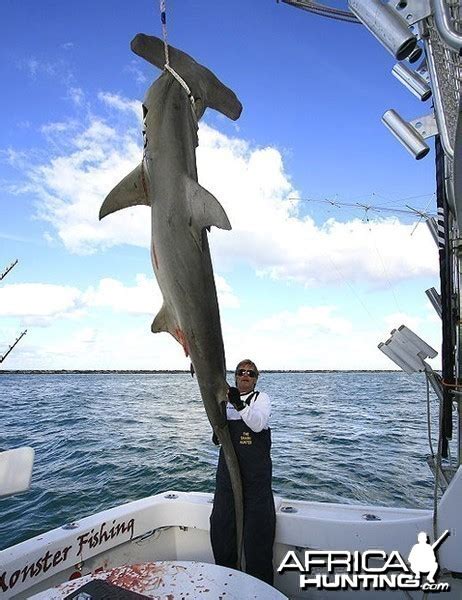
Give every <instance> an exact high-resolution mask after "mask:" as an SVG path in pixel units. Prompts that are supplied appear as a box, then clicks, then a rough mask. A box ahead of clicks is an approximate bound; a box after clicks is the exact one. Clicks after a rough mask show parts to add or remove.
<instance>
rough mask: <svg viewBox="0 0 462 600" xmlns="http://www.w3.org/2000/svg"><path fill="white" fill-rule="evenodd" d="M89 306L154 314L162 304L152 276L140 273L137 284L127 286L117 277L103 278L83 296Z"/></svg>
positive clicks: (124, 312) (136, 313)
mask: <svg viewBox="0 0 462 600" xmlns="http://www.w3.org/2000/svg"><path fill="white" fill-rule="evenodd" d="M82 300H83V303H84V304H85V306H88V307H92V308H94V307H99V308H102V307H103V308H111V309H112V310H113V311H115V312H119V313H123V314H130V315H152V316H153V317H154V314H155V311H156V310H159V308H160V306H161V305H162V296H161V293H160V290H159V288H158V286H157V285H156V283H155V282H154V280H153V279H152V278H148V277H146V275H143V274H139V275H137V276H136V286H132V287H127V286H125V285H124V284H123V283H121V282H120V281H118V280H117V279H110V278H105V279H102V280H101V281H100V282H99V284H98V286H97V288H92V287H91V288H89V289H88V290H87V291H86V292H85V293H84V294H83V296H82Z"/></svg>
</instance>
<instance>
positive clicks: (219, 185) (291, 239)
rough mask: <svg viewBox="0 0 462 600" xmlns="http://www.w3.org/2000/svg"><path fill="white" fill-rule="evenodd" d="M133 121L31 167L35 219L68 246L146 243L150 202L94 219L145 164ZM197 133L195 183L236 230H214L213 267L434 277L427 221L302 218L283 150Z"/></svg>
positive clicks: (306, 278)
mask: <svg viewBox="0 0 462 600" xmlns="http://www.w3.org/2000/svg"><path fill="white" fill-rule="evenodd" d="M99 98H100V100H101V101H103V102H104V103H105V104H107V105H110V107H112V108H113V109H114V110H115V111H116V112H117V114H119V115H120V114H121V113H124V114H132V115H135V114H136V112H137V111H138V113H139V108H138V107H139V104H138V103H136V102H133V101H131V100H128V99H126V98H122V97H120V96H117V95H115V94H109V93H100V94H99ZM138 118H139V117H138ZM137 120H138V119H137ZM116 121H117V118H116V117H114V123H115V122H116ZM111 123H112V121H111ZM134 127H135V128H134V129H130V128H127V127H126V125H125V127H124V128H122V129H120V127H119V126H117V125H115V124H114V125H110V124H108V122H106V121H103V120H101V119H96V118H92V120H90V121H89V122H88V124H87V126H86V128H85V129H84V130H83V131H82V132H81V133H80V135H76V136H74V137H73V138H71V139H70V140H69V144H70V145H69V147H68V148H67V150H66V151H65V152H64V151H63V152H60V153H59V154H58V155H57V156H55V157H54V158H52V159H51V160H50V161H49V162H48V163H47V164H42V165H38V166H36V167H34V168H32V170H31V171H29V176H30V179H31V182H32V188H33V190H34V191H35V194H36V195H37V197H38V198H39V211H38V214H39V217H40V218H42V219H44V220H46V221H47V222H49V223H50V224H51V225H52V227H53V228H55V230H56V231H57V234H58V236H59V238H60V239H61V240H62V242H63V243H64V245H65V246H66V247H67V249H68V250H69V251H71V252H75V253H81V254H88V253H92V252H96V251H99V250H101V249H104V248H108V247H110V246H113V245H120V244H132V245H136V246H144V247H148V246H149V236H150V231H149V229H150V227H149V223H148V221H149V219H148V217H147V215H148V210H149V209H148V208H147V207H135V208H131V209H126V210H124V211H121V212H120V213H116V214H114V215H110V216H109V217H107V218H106V219H104V220H103V222H101V223H99V222H98V217H97V215H98V211H99V207H100V205H101V203H102V201H103V200H104V198H105V196H106V195H107V194H108V192H109V191H110V190H111V189H112V188H113V187H114V185H116V184H117V183H118V182H119V181H120V180H121V179H122V178H123V177H124V176H125V175H126V174H128V173H129V172H130V171H131V170H132V169H133V168H134V167H135V166H136V165H137V164H138V163H139V162H140V160H141V155H142V152H141V148H140V142H141V132H140V131H139V126H138V124H135V123H134ZM199 138H200V146H199V148H198V151H197V158H198V172H199V180H200V182H201V184H202V185H203V186H204V187H206V188H207V189H209V190H210V191H211V192H212V193H214V194H215V195H216V196H217V198H218V199H219V200H220V202H221V203H222V205H223V206H224V207H225V210H226V212H227V213H228V216H229V218H230V221H231V223H232V226H233V230H232V231H231V232H222V231H220V232H218V231H216V230H214V229H212V235H211V244H212V249H213V256H214V262H215V264H216V265H217V266H218V268H220V267H221V266H224V265H225V264H226V265H228V266H229V265H234V264H236V263H241V264H242V263H246V264H250V265H251V266H252V267H253V268H254V269H255V271H256V272H257V273H258V274H259V275H260V276H264V277H270V278H273V279H280V280H292V281H296V282H298V283H301V284H304V285H307V286H312V285H319V284H323V283H324V284H328V283H336V282H339V281H340V280H342V279H343V280H349V281H354V280H358V281H366V282H369V283H370V284H372V285H379V286H380V285H388V284H390V283H392V282H397V281H401V280H404V279H409V278H412V277H419V276H428V275H434V274H436V272H437V255H436V250H435V247H434V245H433V242H432V241H431V238H430V235H429V234H428V232H427V230H426V228H425V227H424V226H423V225H421V226H420V227H418V228H417V230H416V232H415V233H414V235H412V236H411V232H412V231H413V229H414V224H410V225H407V224H403V223H401V222H400V221H399V220H398V219H397V218H395V217H392V218H388V219H381V220H377V221H368V222H363V221H361V220H360V219H353V220H350V221H348V222H339V221H336V220H334V219H329V220H328V221H326V222H325V223H323V224H317V223H316V222H315V221H314V220H313V219H312V218H310V217H308V216H301V212H300V208H301V203H300V202H299V200H297V197H298V193H297V191H296V190H295V189H294V186H293V184H292V182H291V180H290V178H289V176H288V175H287V173H286V171H285V169H284V163H283V157H282V155H281V153H280V151H279V150H277V149H276V148H271V147H267V148H255V147H252V146H251V145H250V144H249V143H248V142H246V141H244V140H242V139H239V138H231V137H228V136H226V135H224V134H222V133H220V132H219V131H217V130H216V129H214V128H212V127H210V126H208V125H206V124H201V126H200V131H199ZM30 189H31V186H30V185H29V186H28V191H30Z"/></svg>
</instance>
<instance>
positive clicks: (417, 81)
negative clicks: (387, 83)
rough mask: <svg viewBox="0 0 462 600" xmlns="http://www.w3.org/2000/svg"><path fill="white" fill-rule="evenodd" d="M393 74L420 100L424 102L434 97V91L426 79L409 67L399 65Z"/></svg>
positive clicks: (394, 68) (393, 70) (395, 67)
mask: <svg viewBox="0 0 462 600" xmlns="http://www.w3.org/2000/svg"><path fill="white" fill-rule="evenodd" d="M391 72H392V73H393V75H394V76H395V77H396V79H397V80H398V81H400V82H401V83H402V84H403V85H404V87H406V88H407V89H408V90H409V91H410V92H411V93H412V94H414V96H416V97H417V98H418V99H419V100H422V102H424V101H425V100H428V99H429V98H430V96H431V95H432V90H431V88H430V86H429V85H428V83H427V82H426V81H425V79H424V78H423V77H422V76H421V75H419V74H418V73H416V72H415V71H413V70H412V69H410V68H409V67H406V65H403V64H402V63H398V64H396V65H395V66H394V67H393V69H392V70H391Z"/></svg>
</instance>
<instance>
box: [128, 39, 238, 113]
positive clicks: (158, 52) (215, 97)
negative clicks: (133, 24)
mask: <svg viewBox="0 0 462 600" xmlns="http://www.w3.org/2000/svg"><path fill="white" fill-rule="evenodd" d="M131 49H132V50H133V52H134V53H135V54H138V56H141V57H142V58H144V59H145V60H147V61H148V62H150V63H151V64H153V65H154V66H156V67H158V68H159V69H163V68H164V65H165V48H164V42H163V41H162V40H161V39H159V38H157V37H154V36H150V35H145V34H144V33H138V34H137V35H136V36H135V37H134V38H133V40H132V42H131ZM168 52H169V63H170V66H171V67H172V69H174V70H175V71H176V72H177V73H178V75H180V77H182V79H184V81H185V82H186V83H187V85H188V87H189V89H190V90H191V93H192V95H193V97H194V101H195V112H196V116H197V119H198V120H199V119H200V118H201V117H202V115H203V114H204V112H205V109H206V108H213V109H214V110H217V111H218V112H221V113H222V114H223V115H225V116H226V117H228V118H230V119H232V120H233V121H235V120H236V119H238V118H239V116H240V114H241V111H242V104H241V103H240V102H239V100H238V98H237V96H236V94H235V93H234V92H233V91H232V90H230V89H229V88H228V87H226V86H225V85H224V84H223V83H221V81H220V80H219V79H218V78H217V77H216V76H215V75H214V74H213V73H212V71H210V70H209V69H207V68H206V67H204V66H203V65H201V64H199V63H198V62H196V61H195V60H194V59H193V58H192V57H191V56H189V54H186V53H185V52H182V51H181V50H178V49H177V48H174V47H173V46H170V45H169V47H168Z"/></svg>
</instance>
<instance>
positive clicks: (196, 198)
mask: <svg viewBox="0 0 462 600" xmlns="http://www.w3.org/2000/svg"><path fill="white" fill-rule="evenodd" d="M188 188H189V189H188V198H189V201H190V207H191V218H190V222H189V223H190V227H191V233H192V235H193V237H194V239H195V240H196V242H197V243H198V244H199V246H201V247H202V231H203V229H205V228H206V227H207V229H208V230H209V231H210V227H212V226H214V227H218V228H219V229H228V230H229V229H231V223H230V222H229V219H228V217H227V215H226V213H225V210H224V208H223V207H222V205H221V204H220V203H219V202H218V200H217V199H216V198H215V196H214V195H213V194H211V193H210V192H209V191H208V190H206V189H205V188H203V187H202V186H201V185H199V184H198V183H197V181H194V180H193V179H188Z"/></svg>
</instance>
